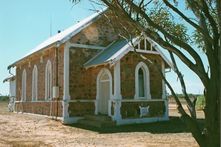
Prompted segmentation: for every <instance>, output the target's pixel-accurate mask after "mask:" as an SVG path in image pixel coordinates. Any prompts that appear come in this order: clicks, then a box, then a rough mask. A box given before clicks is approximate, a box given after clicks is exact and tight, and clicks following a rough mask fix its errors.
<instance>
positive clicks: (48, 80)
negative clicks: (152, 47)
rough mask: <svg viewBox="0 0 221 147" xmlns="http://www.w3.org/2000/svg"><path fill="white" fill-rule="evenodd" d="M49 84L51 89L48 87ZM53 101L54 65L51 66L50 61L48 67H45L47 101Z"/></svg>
mask: <svg viewBox="0 0 221 147" xmlns="http://www.w3.org/2000/svg"><path fill="white" fill-rule="evenodd" d="M48 72H49V73H50V74H51V76H50V77H48V74H49V73H48ZM49 78H50V79H49ZM48 82H49V83H50V84H49V85H50V87H48ZM48 88H50V89H51V90H50V94H49V97H48ZM51 99H52V64H51V61H50V60H48V61H47V64H46V67H45V100H46V101H48V100H51Z"/></svg>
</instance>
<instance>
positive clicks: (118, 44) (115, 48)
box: [84, 39, 128, 68]
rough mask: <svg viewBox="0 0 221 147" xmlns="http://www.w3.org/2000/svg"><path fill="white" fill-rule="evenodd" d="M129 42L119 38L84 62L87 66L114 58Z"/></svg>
mask: <svg viewBox="0 0 221 147" xmlns="http://www.w3.org/2000/svg"><path fill="white" fill-rule="evenodd" d="M127 44H128V42H127V40H123V39H121V40H118V41H115V42H113V43H112V44H111V45H110V46H109V47H107V48H106V49H104V50H103V51H101V52H100V53H98V54H97V55H96V56H95V57H94V58H92V59H91V60H89V61H88V62H86V63H85V64H84V66H85V67H86V68H88V67H91V66H96V65H100V64H104V63H108V62H111V61H112V60H114V57H115V55H116V54H118V53H120V52H122V48H123V47H124V46H126V45H127Z"/></svg>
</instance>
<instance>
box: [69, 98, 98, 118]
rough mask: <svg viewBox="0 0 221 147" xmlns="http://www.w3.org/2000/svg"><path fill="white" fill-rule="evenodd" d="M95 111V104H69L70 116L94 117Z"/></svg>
mask: <svg viewBox="0 0 221 147" xmlns="http://www.w3.org/2000/svg"><path fill="white" fill-rule="evenodd" d="M94 111H95V105H94V102H70V103H69V109H68V112H69V116H70V117H73V116H84V115H93V114H94Z"/></svg>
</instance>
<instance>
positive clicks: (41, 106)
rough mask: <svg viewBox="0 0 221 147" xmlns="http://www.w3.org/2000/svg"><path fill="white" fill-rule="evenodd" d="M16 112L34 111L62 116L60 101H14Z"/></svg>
mask: <svg viewBox="0 0 221 147" xmlns="http://www.w3.org/2000/svg"><path fill="white" fill-rule="evenodd" d="M15 111H16V112H25V113H35V114H42V115H48V116H50V115H51V116H56V115H57V116H58V117H61V116H62V103H61V102H60V101H59V102H58V103H57V102H55V101H54V102H16V104H15Z"/></svg>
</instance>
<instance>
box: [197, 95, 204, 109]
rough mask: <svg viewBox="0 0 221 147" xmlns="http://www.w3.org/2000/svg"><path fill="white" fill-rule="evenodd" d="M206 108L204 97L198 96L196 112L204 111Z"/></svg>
mask: <svg viewBox="0 0 221 147" xmlns="http://www.w3.org/2000/svg"><path fill="white" fill-rule="evenodd" d="M204 107H205V97H204V96H203V95H201V96H198V97H197V100H196V110H203V109H204Z"/></svg>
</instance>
